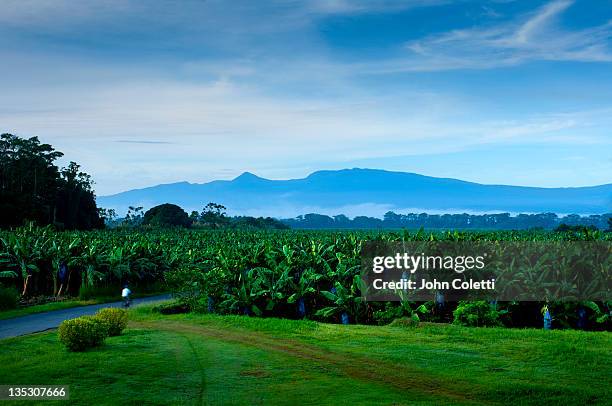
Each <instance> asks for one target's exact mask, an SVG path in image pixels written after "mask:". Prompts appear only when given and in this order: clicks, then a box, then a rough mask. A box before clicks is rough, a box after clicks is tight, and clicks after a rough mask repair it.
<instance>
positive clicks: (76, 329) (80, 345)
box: [58, 316, 108, 351]
mask: <svg viewBox="0 0 612 406" xmlns="http://www.w3.org/2000/svg"><path fill="white" fill-rule="evenodd" d="M107 330H108V329H107V327H106V325H105V324H104V323H103V322H101V321H100V320H99V319H98V318H96V317H91V316H83V317H78V318H76V319H70V320H65V321H63V322H62V324H60V326H59V330H58V335H59V340H60V341H61V342H62V344H64V345H65V346H66V347H67V348H68V350H70V351H84V350H86V349H88V348H92V347H97V346H99V345H101V344H102V343H103V342H104V339H105V338H106V334H107Z"/></svg>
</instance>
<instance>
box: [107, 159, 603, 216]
mask: <svg viewBox="0 0 612 406" xmlns="http://www.w3.org/2000/svg"><path fill="white" fill-rule="evenodd" d="M97 202H98V206H100V207H104V208H107V209H115V210H116V212H117V214H118V215H120V216H122V215H124V214H125V213H126V212H127V209H128V207H129V206H143V207H144V209H145V210H146V209H148V208H150V207H153V206H156V205H158V204H162V203H174V204H178V205H179V206H181V207H182V208H184V209H185V210H186V211H187V212H190V211H191V210H198V211H200V210H202V208H203V207H204V205H206V204H207V203H208V202H215V203H220V204H223V205H224V206H226V207H227V208H228V213H229V214H232V215H253V216H272V217H277V218H290V217H295V216H297V215H299V214H305V213H320V214H329V215H334V214H341V213H342V214H346V215H348V216H357V215H368V216H376V217H381V216H382V215H383V214H384V213H385V212H386V211H389V210H392V211H395V212H397V213H409V212H428V213H441V212H445V213H463V212H466V213H484V212H510V213H542V212H553V213H558V214H567V213H575V214H602V213H608V212H611V211H612V184H605V185H599V186H587V187H567V188H541V187H525V186H507V185H485V184H479V183H473V182H466V181H462V180H458V179H451V178H436V177H431V176H424V175H419V174H416V173H407V172H390V171H385V170H378V169H358V168H355V169H343V170H336V171H331V170H330V171H327V170H326V171H318V172H314V173H312V174H310V175H309V176H307V177H305V178H302V179H289V180H271V179H265V178H261V177H258V176H256V175H254V174H252V173H249V172H245V173H243V174H242V175H240V176H238V177H237V178H235V179H233V180H216V181H212V182H208V183H201V184H198V183H189V182H178V183H170V184H162V185H157V186H152V187H147V188H144V189H134V190H129V191H126V192H122V193H118V194H115V195H111V196H100V197H98V199H97Z"/></svg>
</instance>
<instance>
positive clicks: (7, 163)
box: [0, 134, 104, 230]
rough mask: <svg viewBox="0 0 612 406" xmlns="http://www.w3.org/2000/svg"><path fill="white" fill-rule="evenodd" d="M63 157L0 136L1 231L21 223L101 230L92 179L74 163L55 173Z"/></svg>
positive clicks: (34, 139)
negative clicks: (57, 161) (58, 160)
mask: <svg viewBox="0 0 612 406" xmlns="http://www.w3.org/2000/svg"><path fill="white" fill-rule="evenodd" d="M63 155H64V154H63V153H62V152H60V151H56V150H55V149H54V148H53V147H52V146H51V145H49V144H43V143H41V142H40V140H39V139H38V137H32V138H21V137H18V136H15V135H12V134H2V135H0V227H3V228H6V227H15V226H20V225H23V224H24V223H25V222H29V221H32V222H35V223H36V224H39V225H48V224H53V225H54V226H56V227H57V228H59V229H81V230H86V229H94V228H103V227H104V219H103V218H102V217H101V215H100V214H101V213H100V212H99V210H98V207H97V206H96V197H95V194H94V191H93V188H92V186H93V181H92V179H91V176H89V175H88V174H86V173H85V172H82V171H81V168H80V166H79V165H78V164H77V163H76V162H70V163H69V164H68V166H67V167H64V168H59V167H58V166H57V165H56V164H55V161H56V160H57V159H59V158H61V157H62V156H63Z"/></svg>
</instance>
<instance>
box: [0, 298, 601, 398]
mask: <svg viewBox="0 0 612 406" xmlns="http://www.w3.org/2000/svg"><path fill="white" fill-rule="evenodd" d="M131 318H132V319H131V322H130V327H129V328H128V330H126V331H125V332H124V335H122V336H120V337H113V338H109V339H107V340H106V343H105V345H103V346H102V347H100V348H96V349H93V350H90V351H88V352H85V353H69V352H67V351H66V350H65V349H64V348H63V347H62V346H61V345H60V344H59V342H58V341H57V336H56V333H55V332H49V333H42V334H36V335H32V336H27V337H21V338H14V339H8V340H3V341H0V363H1V365H2V374H0V384H41V385H42V384H58V385H59V384H70V386H71V400H72V403H74V404H83V405H90V404H98V405H104V404H108V405H111V404H119V403H121V404H179V403H181V404H194V405H199V404H295V403H296V402H299V403H301V404H335V405H337V404H410V405H413V404H423V405H434V404H435V405H439V404H517V405H520V404H542V403H555V404H591V403H594V404H597V403H600V404H605V403H606V402H608V401H609V399H610V395H611V393H610V376H612V353H611V351H610V350H611V348H612V338H611V336H610V334H609V333H605V332H598V333H587V332H579V331H539V330H510V329H476V328H464V327H458V326H452V325H434V324H424V325H421V326H419V327H412V328H410V327H393V326H387V327H376V326H356V325H351V326H343V325H333V324H320V323H315V322H309V321H290V320H280V319H257V318H248V317H239V316H205V315H175V316H159V315H153V314H151V313H150V310H149V308H140V309H134V310H132V311H131Z"/></svg>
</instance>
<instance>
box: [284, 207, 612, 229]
mask: <svg viewBox="0 0 612 406" xmlns="http://www.w3.org/2000/svg"><path fill="white" fill-rule="evenodd" d="M282 222H283V223H284V224H286V225H288V226H290V227H291V228H301V229H377V228H380V229H383V228H384V229H401V228H411V229H414V228H420V227H424V228H429V229H473V230H524V229H531V228H542V229H549V230H553V229H560V231H564V230H565V231H568V230H571V228H572V227H586V228H591V229H599V230H606V229H608V228H610V229H612V213H607V214H597V215H590V216H579V215H577V214H569V215H566V216H558V215H557V214H555V213H540V214H519V215H516V216H512V215H510V213H497V214H467V213H463V214H427V213H409V214H398V213H394V212H392V211H389V212H387V213H385V215H384V217H383V218H382V219H380V218H376V217H366V216H357V217H355V218H353V219H350V218H348V217H347V216H345V215H343V214H340V215H337V216H333V217H332V216H327V215H323V214H316V213H310V214H305V215H301V216H298V217H295V218H292V219H283V220H282Z"/></svg>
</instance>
